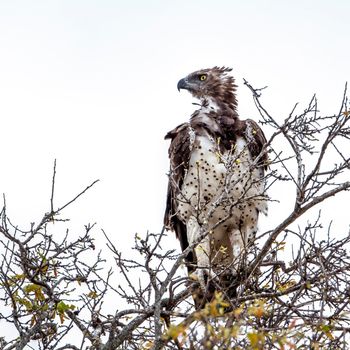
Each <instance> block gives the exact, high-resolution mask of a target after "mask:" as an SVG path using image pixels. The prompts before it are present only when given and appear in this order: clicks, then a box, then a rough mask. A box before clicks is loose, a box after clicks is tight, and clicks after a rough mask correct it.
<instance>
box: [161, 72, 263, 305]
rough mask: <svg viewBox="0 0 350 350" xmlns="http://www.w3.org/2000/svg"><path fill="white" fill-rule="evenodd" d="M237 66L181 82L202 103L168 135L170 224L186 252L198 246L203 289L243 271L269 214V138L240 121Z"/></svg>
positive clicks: (194, 267) (195, 267)
mask: <svg viewBox="0 0 350 350" xmlns="http://www.w3.org/2000/svg"><path fill="white" fill-rule="evenodd" d="M230 71H231V69H230V68H226V67H221V68H220V67H214V68H211V69H201V70H199V71H196V72H194V73H191V74H189V75H188V76H187V77H186V78H184V79H181V80H180V81H179V82H178V84H177V88H178V90H179V91H180V89H185V90H188V91H189V92H190V93H191V94H192V96H193V97H195V98H198V99H199V101H200V103H198V104H197V105H198V106H199V108H198V109H197V110H196V111H195V112H194V113H193V114H192V116H191V117H190V120H189V122H186V123H183V124H181V125H179V126H178V127H176V128H175V129H173V130H171V131H170V132H168V133H167V135H166V136H165V139H170V140H171V144H170V148H169V158H170V173H169V185H168V195H167V203H166V211H165V217H164V224H165V226H166V227H167V228H168V229H170V230H173V231H175V233H176V236H177V238H178V239H179V240H180V244H181V248H182V250H185V249H186V248H187V247H188V246H189V245H193V246H195V243H196V242H197V243H198V244H197V245H196V246H195V247H194V249H193V250H192V251H191V252H190V253H189V254H188V256H187V259H186V260H187V266H188V269H189V272H190V273H191V274H192V275H195V276H196V277H195V278H196V279H198V281H199V282H200V285H201V286H202V289H205V286H206V284H207V282H208V280H210V279H213V278H217V277H218V276H220V274H223V273H226V275H227V272H229V274H231V275H234V274H235V273H236V269H237V266H238V265H239V259H240V256H241V255H242V254H241V253H242V252H243V251H244V250H245V248H246V247H247V244H248V242H249V241H250V240H251V239H252V238H253V237H254V236H255V234H256V232H257V225H258V217H259V213H260V212H263V213H265V214H266V212H267V203H266V197H265V194H264V181H263V178H264V170H265V168H266V164H267V155H266V151H265V147H264V145H265V143H266V139H265V136H264V134H263V132H262V130H261V129H260V127H259V126H258V124H257V123H256V122H254V121H253V120H251V119H247V120H240V119H239V117H238V113H237V99H236V94H235V92H236V85H235V83H234V79H233V77H232V76H230V75H229V74H228V72H230ZM202 291H204V290H202ZM202 299H203V298H202ZM195 302H196V305H197V307H198V306H199V305H200V304H201V303H202V302H203V300H201V299H200V298H199V297H197V300H196V297H195Z"/></svg>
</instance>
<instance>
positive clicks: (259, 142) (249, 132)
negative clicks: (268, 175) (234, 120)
mask: <svg viewBox="0 0 350 350" xmlns="http://www.w3.org/2000/svg"><path fill="white" fill-rule="evenodd" d="M239 124H240V128H239V129H240V130H239V132H238V134H240V136H243V137H244V138H245V139H246V140H247V142H248V149H249V152H250V154H251V155H252V157H253V159H255V158H256V157H258V156H259V155H260V153H261V152H262V151H263V148H264V145H265V144H266V142H267V141H266V137H265V135H264V133H263V131H262V130H261V128H260V126H259V125H258V124H257V123H256V122H255V121H254V120H252V119H247V120H242V121H239ZM260 157H261V158H260V159H261V161H259V163H258V164H259V166H262V167H263V169H264V170H266V169H267V168H268V156H267V151H266V150H264V151H263V154H261V155H260Z"/></svg>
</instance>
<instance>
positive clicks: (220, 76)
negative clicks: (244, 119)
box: [177, 67, 237, 110]
mask: <svg viewBox="0 0 350 350" xmlns="http://www.w3.org/2000/svg"><path fill="white" fill-rule="evenodd" d="M231 70H232V69H231V68H226V67H221V68H220V67H214V68H207V69H201V70H198V71H196V72H193V73H191V74H189V75H188V76H187V77H185V78H183V79H181V80H179V82H178V83H177V89H178V90H179V91H180V90H181V89H185V90H188V91H189V92H190V93H191V94H192V96H194V97H196V98H199V99H202V100H214V101H215V102H216V103H217V104H218V105H220V104H223V103H224V104H225V105H227V106H228V107H230V108H231V109H233V110H234V109H235V107H236V106H237V100H236V96H235V91H236V85H235V84H234V78H233V77H232V76H230V75H227V73H228V72H230V71H231Z"/></svg>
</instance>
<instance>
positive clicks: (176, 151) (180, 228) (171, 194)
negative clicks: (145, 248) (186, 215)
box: [164, 123, 194, 263]
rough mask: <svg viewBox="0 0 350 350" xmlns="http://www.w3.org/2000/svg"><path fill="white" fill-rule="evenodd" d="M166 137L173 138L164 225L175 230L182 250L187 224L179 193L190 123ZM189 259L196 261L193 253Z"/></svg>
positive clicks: (185, 239) (187, 147)
mask: <svg viewBox="0 0 350 350" xmlns="http://www.w3.org/2000/svg"><path fill="white" fill-rule="evenodd" d="M165 139H171V143H170V147H169V158H170V173H169V183H168V194H167V201H166V209H165V214H164V225H165V227H166V228H168V229H170V230H173V231H175V233H176V237H177V238H178V239H179V241H180V244H181V248H182V250H185V249H186V248H187V247H188V239H187V230H186V224H185V223H183V222H182V221H181V220H180V219H179V218H178V217H177V215H176V214H177V209H178V208H177V206H178V204H177V200H176V198H177V195H178V194H179V192H180V191H181V188H182V184H183V180H184V177H185V173H186V171H187V169H188V163H189V159H190V152H191V150H190V133H189V124H188V123H184V124H181V125H179V126H178V127H177V128H175V129H174V130H171V131H170V132H168V133H167V134H166V135H165ZM187 260H188V261H189V262H191V263H193V262H194V259H193V254H192V253H190V254H189V255H188V256H187Z"/></svg>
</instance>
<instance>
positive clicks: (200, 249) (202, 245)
mask: <svg viewBox="0 0 350 350" xmlns="http://www.w3.org/2000/svg"><path fill="white" fill-rule="evenodd" d="M200 234H201V228H200V225H199V224H198V221H197V219H196V218H195V217H194V216H191V217H190V218H189V220H188V222H187V238H188V242H189V244H190V245H191V244H193V243H195V242H198V241H199V239H200ZM194 251H195V255H196V258H197V269H196V271H194V272H193V274H192V275H193V276H194V278H195V279H198V282H199V284H200V286H201V288H202V290H203V291H205V290H206V286H207V283H208V280H209V279H210V278H211V277H213V278H215V277H214V276H212V272H211V269H210V258H209V257H210V237H209V236H208V235H207V236H206V237H204V238H203V239H202V240H201V241H200V242H199V243H198V244H197V246H196V247H195V248H194Z"/></svg>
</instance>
